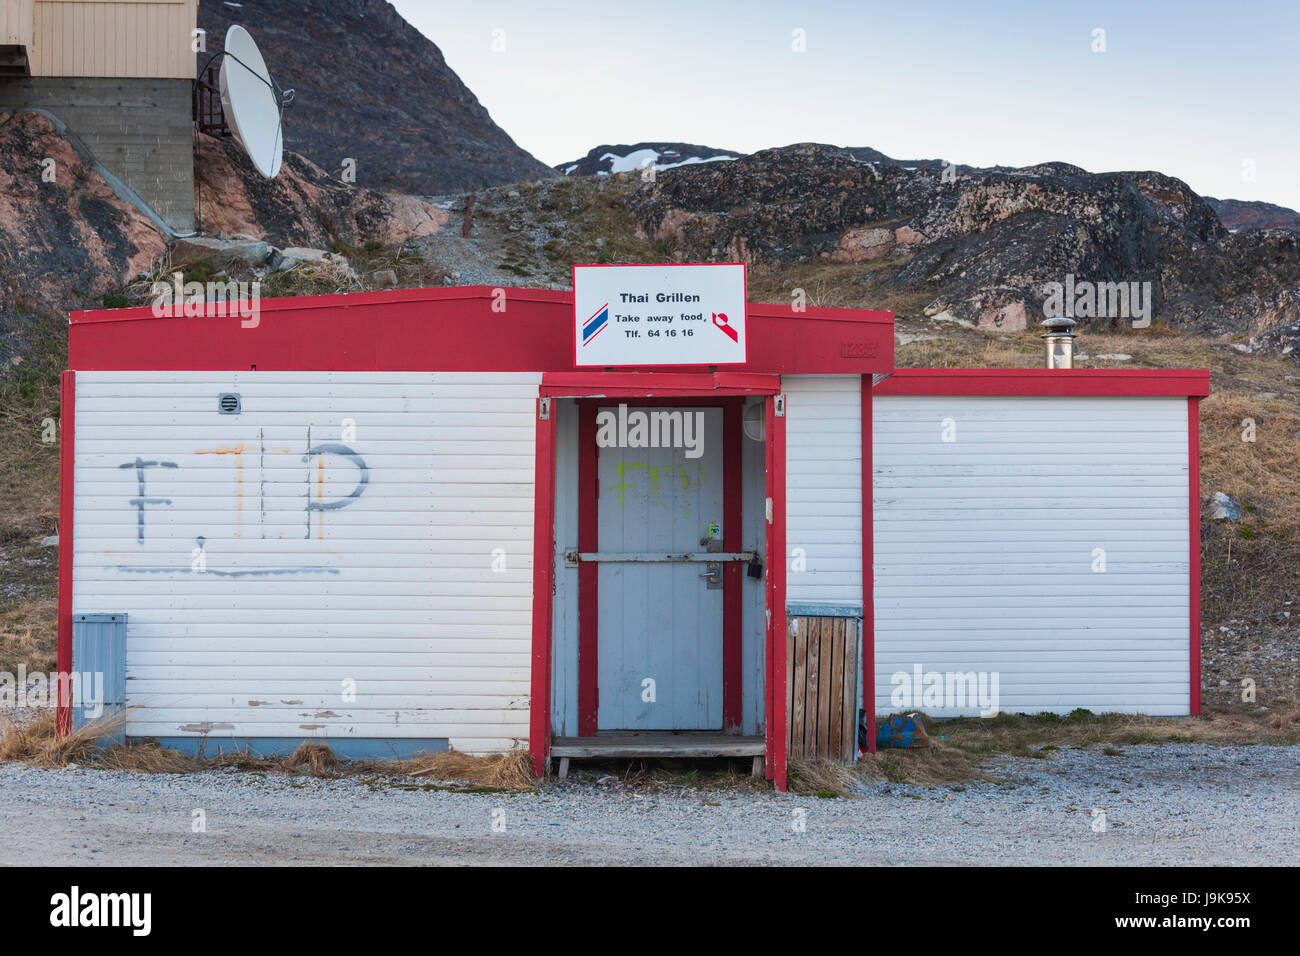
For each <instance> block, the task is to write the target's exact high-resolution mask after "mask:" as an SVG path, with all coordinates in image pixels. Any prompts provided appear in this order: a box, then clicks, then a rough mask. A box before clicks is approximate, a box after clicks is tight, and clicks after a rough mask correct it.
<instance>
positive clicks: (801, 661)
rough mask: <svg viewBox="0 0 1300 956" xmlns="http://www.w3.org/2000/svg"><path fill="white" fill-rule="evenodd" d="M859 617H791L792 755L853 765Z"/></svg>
mask: <svg viewBox="0 0 1300 956" xmlns="http://www.w3.org/2000/svg"><path fill="white" fill-rule="evenodd" d="M859 636H860V628H859V625H858V621H857V620H856V619H852V618H844V617H791V618H789V620H788V627H787V635H786V648H787V656H788V661H789V674H790V680H789V684H788V686H789V692H788V697H787V699H788V702H789V714H790V722H789V727H788V730H787V741H788V744H789V754H790V756H791V757H800V758H805V759H810V758H814V757H824V758H827V759H830V760H839V761H842V762H845V763H852V762H853V760H854V758H855V757H856V754H857V750H856V747H857V719H858V713H857V712H858V697H857V692H858V683H857V668H858V658H859V653H858V640H859Z"/></svg>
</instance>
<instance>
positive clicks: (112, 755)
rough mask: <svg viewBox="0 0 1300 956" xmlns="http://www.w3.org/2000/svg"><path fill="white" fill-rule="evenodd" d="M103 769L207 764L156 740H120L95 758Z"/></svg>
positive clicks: (169, 769) (184, 769)
mask: <svg viewBox="0 0 1300 956" xmlns="http://www.w3.org/2000/svg"><path fill="white" fill-rule="evenodd" d="M95 766H96V767H99V768H101V769H103V770H125V771H130V772H131V773H194V772H196V771H199V770H206V769H208V766H207V765H206V764H205V763H204V761H202V760H199V759H198V758H197V757H190V756H188V755H186V754H183V753H180V752H179V751H176V750H168V749H167V748H166V747H163V746H162V745H161V744H160V743H158V742H157V741H156V740H152V741H149V742H147V743H142V744H118V745H117V746H115V747H110V748H109V749H108V750H107V751H105V752H104V753H103V754H102V755H100V757H99V758H98V759H97V760H96V761H95Z"/></svg>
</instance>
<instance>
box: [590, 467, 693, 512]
mask: <svg viewBox="0 0 1300 956" xmlns="http://www.w3.org/2000/svg"><path fill="white" fill-rule="evenodd" d="M634 468H644V469H645V470H646V471H647V472H649V475H650V501H651V503H652V504H656V505H659V506H660V507H664V503H663V501H662V499H660V497H659V476H660V475H661V474H663V473H665V472H667V473H668V474H672V473H673V472H677V473H678V474H679V475H681V479H682V506H683V507H684V508H685V509H686V517H688V518H689V517H690V516H691V502H690V497H689V492H690V489H691V481H690V469H692V468H693V469H695V470H696V471H698V472H699V487H701V488H703V487H704V482H705V478H706V475H705V472H704V468H703V467H702V466H701V465H697V464H696V463H695V462H684V463H683V464H681V465H647V464H645V463H644V462H639V461H634V462H626V461H620V462H618V463H617V464H615V465H614V470H615V471H616V472H618V484H616V485H610V486H609V487H608V488H606V489H605V490H606V491H617V492H618V506H619V508H620V509H621V508H624V507H625V506H626V505H627V498H626V494H627V492H628V491H629V490H632V489H635V488H636V487H637V486H636V485H635V484H633V483H631V482H629V481H628V480H627V478H628V472H629V471H631V470H632V469H634ZM670 487H671V486H670Z"/></svg>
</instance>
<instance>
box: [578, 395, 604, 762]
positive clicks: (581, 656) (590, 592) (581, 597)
mask: <svg viewBox="0 0 1300 956" xmlns="http://www.w3.org/2000/svg"><path fill="white" fill-rule="evenodd" d="M598 404H599V403H598V402H596V401H595V400H584V401H581V402H579V403H578V550H579V551H599V550H600V526H599V524H598V522H599V513H600V512H599V506H600V470H599V467H600V466H599V463H598V461H597V456H599V455H600V449H599V448H598V447H597V446H596V411H597V407H598ZM599 570H600V569H599V567H598V566H597V565H595V564H593V563H591V562H589V561H584V562H582V563H581V564H579V565H578V736H579V737H592V736H594V735H595V733H596V727H597V720H596V715H597V712H598V710H599V707H600V697H599V693H600V687H599V677H598V673H599V672H598V671H597V669H596V663H597V655H598V654H599V634H600V624H599V611H600V608H599V604H598V600H597V597H598V587H599V585H598V572H599Z"/></svg>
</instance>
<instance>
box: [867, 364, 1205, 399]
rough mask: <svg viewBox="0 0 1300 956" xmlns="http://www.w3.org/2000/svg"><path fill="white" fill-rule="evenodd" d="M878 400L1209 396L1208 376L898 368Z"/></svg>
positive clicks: (1156, 371)
mask: <svg viewBox="0 0 1300 956" xmlns="http://www.w3.org/2000/svg"><path fill="white" fill-rule="evenodd" d="M874 391H875V393H876V394H877V395H1121V396H1128V397H1136V396H1146V395H1169V396H1189V395H1191V396H1196V397H1202V398H1203V397H1204V396H1206V395H1208V394H1210V373H1209V372H1208V371H1203V370H1199V369H1166V368H1143V369H1126V368H1070V369H1048V368H900V369H895V370H894V372H893V373H892V374H891V375H890V376H889V377H888V378H886V379H885V380H884V381H882V382H881V383H880V384H879V385H877V386H875V388H874Z"/></svg>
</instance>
